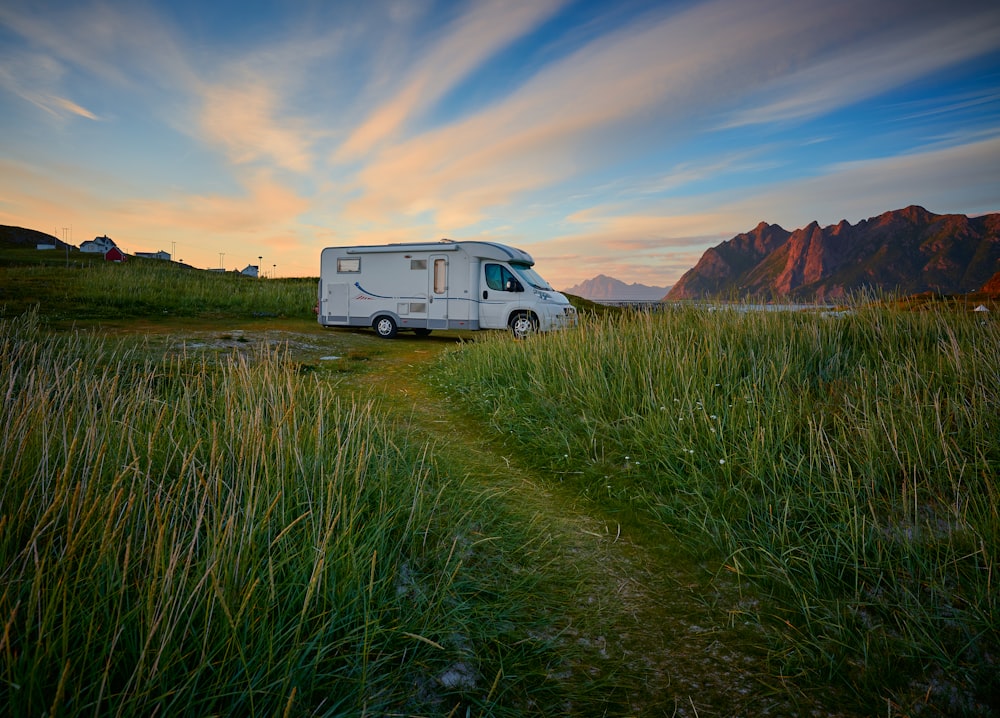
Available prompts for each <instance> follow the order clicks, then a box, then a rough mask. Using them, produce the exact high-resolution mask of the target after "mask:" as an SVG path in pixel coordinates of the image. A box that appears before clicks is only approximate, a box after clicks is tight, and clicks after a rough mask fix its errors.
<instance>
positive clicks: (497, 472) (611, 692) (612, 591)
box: [363, 340, 854, 716]
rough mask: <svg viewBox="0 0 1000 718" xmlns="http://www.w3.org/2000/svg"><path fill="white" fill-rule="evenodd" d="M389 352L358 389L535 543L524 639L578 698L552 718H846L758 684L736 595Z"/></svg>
mask: <svg viewBox="0 0 1000 718" xmlns="http://www.w3.org/2000/svg"><path fill="white" fill-rule="evenodd" d="M404 341H405V340H404ZM407 344H409V343H407ZM398 348H399V349H400V351H398V352H397V351H393V352H392V354H391V355H390V356H388V357H382V358H381V359H380V360H379V361H378V362H377V363H376V364H377V365H378V366H373V367H372V370H373V371H372V372H371V373H366V376H365V377H364V381H363V383H364V384H367V385H369V387H370V389H371V390H372V391H373V392H375V393H376V394H377V395H380V398H381V400H382V402H383V405H384V406H386V408H387V409H388V410H390V411H392V412H394V413H395V414H396V416H397V418H398V419H399V421H401V422H403V423H405V424H407V425H408V426H409V428H410V429H411V430H413V431H414V432H415V433H416V434H417V436H419V437H421V438H422V439H424V440H426V441H427V443H428V444H429V446H430V447H431V452H432V454H433V456H434V458H435V461H436V463H437V464H438V466H439V467H440V468H442V469H443V470H445V471H447V472H449V473H451V474H453V475H462V476H465V477H468V478H469V479H470V480H471V481H472V482H473V483H474V484H480V485H481V486H482V488H483V489H484V490H488V491H490V492H491V493H492V496H493V498H491V501H494V502H497V506H498V510H499V511H502V512H505V513H506V514H508V515H511V516H514V517H520V520H522V521H523V522H525V523H526V524H528V525H532V526H537V527H540V531H543V532H544V534H545V536H544V537H542V538H543V539H544V540H542V541H540V543H541V544H542V545H543V548H542V549H541V550H540V552H539V553H538V555H537V556H534V557H529V559H528V560H540V561H541V564H542V566H544V568H541V567H539V566H531V565H528V566H526V568H527V569H528V570H538V571H544V572H545V574H544V577H543V580H542V586H543V588H545V587H547V588H548V589H551V590H544V593H543V594H541V595H538V596H535V597H534V598H535V599H536V602H537V603H536V606H535V608H534V610H535V611H536V612H537V613H536V614H535V616H534V618H535V619H541V621H542V622H543V624H544V625H548V626H549V629H548V630H546V631H544V632H543V634H544V635H538V636H535V638H537V639H538V640H540V641H546V642H555V645H557V646H564V647H565V649H566V655H567V657H568V658H567V662H566V665H565V666H561V667H559V668H556V669H553V670H552V671H551V672H550V674H549V680H555V681H564V682H567V686H566V687H567V689H568V690H567V691H566V695H570V696H577V698H575V699H574V701H573V702H572V704H564V705H561V706H559V707H558V711H559V713H561V714H564V715H675V716H739V715H742V716H765V715H772V716H788V715H811V716H850V715H854V714H853V713H850V712H847V710H846V709H845V708H844V707H843V703H839V704H838V702H837V697H836V696H835V695H834V694H833V693H832V692H823V693H820V692H817V691H810V692H808V693H806V692H803V691H801V690H799V689H797V688H796V687H795V686H794V685H792V684H791V683H790V682H786V681H784V680H782V679H781V678H780V677H777V676H774V675H771V674H769V673H768V670H767V665H766V656H765V649H764V647H763V636H762V635H761V633H760V631H759V629H758V628H756V627H755V626H753V625H752V624H750V623H744V622H743V621H742V619H741V611H740V601H741V598H740V595H739V591H738V587H736V586H735V585H733V584H732V583H731V582H730V581H729V580H728V579H726V578H725V577H716V580H708V579H707V578H706V575H707V574H706V572H705V570H704V569H703V568H700V567H699V566H697V565H695V564H694V563H693V562H692V561H691V560H690V559H689V558H684V557H683V554H682V552H681V551H680V549H679V547H678V546H677V545H676V543H675V542H674V540H673V539H672V537H671V536H670V535H669V534H668V533H667V532H666V531H665V530H662V529H660V530H657V529H656V528H651V527H649V526H647V525H643V524H641V523H638V522H637V521H635V520H631V519H629V518H627V517H626V516H624V515H623V514H621V513H615V512H614V511H613V510H609V509H607V508H606V507H602V506H598V505H597V504H596V503H595V502H593V501H588V500H585V499H582V498H580V497H579V496H577V495H575V494H574V493H573V492H571V491H570V490H569V489H568V488H566V487H563V486H561V485H560V484H559V482H558V480H557V478H556V477H546V476H541V475H538V474H537V473H535V472H533V471H532V470H529V469H527V468H526V467H525V466H524V465H523V464H522V462H520V461H519V460H518V457H517V455H516V452H514V451H512V450H511V449H510V448H509V447H504V446H503V445H502V444H501V443H500V440H499V438H498V437H496V436H495V435H491V431H490V429H489V428H488V427H487V425H486V422H483V421H481V420H479V419H478V418H477V417H472V416H469V415H467V414H463V413H462V412H460V411H459V410H457V409H456V408H455V407H454V406H451V405H450V404H449V402H448V401H447V399H446V398H442V397H440V396H437V395H435V393H434V392H433V390H431V389H430V388H429V387H428V385H427V384H426V383H425V382H424V381H422V380H421V374H422V371H421V369H422V367H421V365H422V364H425V363H426V362H427V361H428V360H429V359H431V358H433V357H434V356H435V355H437V354H438V353H439V351H440V345H437V346H435V345H433V344H431V343H421V342H413V343H412V344H409V346H406V345H404V346H401V347H398ZM541 527H544V528H541ZM484 550H495V549H491V548H487V549H484ZM518 560H520V559H518ZM588 685H593V686H598V687H599V688H598V689H597V690H592V689H588ZM550 710H551V707H550Z"/></svg>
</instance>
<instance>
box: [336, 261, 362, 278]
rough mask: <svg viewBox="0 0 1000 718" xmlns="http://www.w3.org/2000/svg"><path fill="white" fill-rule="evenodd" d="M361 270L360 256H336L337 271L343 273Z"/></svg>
mask: <svg viewBox="0 0 1000 718" xmlns="http://www.w3.org/2000/svg"><path fill="white" fill-rule="evenodd" d="M360 271H361V257H349V258H345V257H338V258H337V273H338V274H343V273H344V272H350V273H351V274H353V273H354V272H360Z"/></svg>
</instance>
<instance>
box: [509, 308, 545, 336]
mask: <svg viewBox="0 0 1000 718" xmlns="http://www.w3.org/2000/svg"><path fill="white" fill-rule="evenodd" d="M509 326H510V333H511V334H513V335H514V338H515V339H524V338H525V337H527V336H530V335H532V334H534V333H535V332H537V331H538V319H536V318H535V315H534V314H532V313H531V312H517V313H516V314H514V315H513V316H512V317H511V318H510V322H509Z"/></svg>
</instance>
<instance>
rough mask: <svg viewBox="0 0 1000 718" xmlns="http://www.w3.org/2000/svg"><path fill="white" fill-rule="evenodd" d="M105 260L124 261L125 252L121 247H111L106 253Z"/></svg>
mask: <svg viewBox="0 0 1000 718" xmlns="http://www.w3.org/2000/svg"><path fill="white" fill-rule="evenodd" d="M104 261H105V262H118V263H121V262H124V261H125V253H124V252H122V251H121V250H120V249H118V247H112V248H111V249H109V250H108V251H107V252H105V253H104Z"/></svg>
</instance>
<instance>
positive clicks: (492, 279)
mask: <svg viewBox="0 0 1000 718" xmlns="http://www.w3.org/2000/svg"><path fill="white" fill-rule="evenodd" d="M485 269H486V286H487V287H489V288H490V289H492V290H494V291H497V292H503V291H506V289H505V288H506V286H507V282H509V281H512V280H514V275H513V274H511V273H510V270H509V269H507V268H506V267H504V266H503V265H501V264H487V265H486V268H485Z"/></svg>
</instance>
